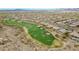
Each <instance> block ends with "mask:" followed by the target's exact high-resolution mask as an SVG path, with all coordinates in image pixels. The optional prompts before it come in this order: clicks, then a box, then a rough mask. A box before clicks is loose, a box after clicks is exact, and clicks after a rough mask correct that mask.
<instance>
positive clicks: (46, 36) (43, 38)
mask: <svg viewBox="0 0 79 59" xmlns="http://www.w3.org/2000/svg"><path fill="white" fill-rule="evenodd" d="M3 23H4V24H5V25H9V26H16V27H21V28H23V27H25V28H26V30H28V33H29V34H30V36H31V37H32V38H34V39H36V40H38V41H39V42H41V43H43V44H45V45H52V43H53V41H54V40H55V37H54V36H53V35H52V34H51V33H49V32H48V31H47V30H45V29H44V28H42V27H40V26H38V25H37V24H34V23H30V22H28V21H17V20H14V19H6V20H4V21H3Z"/></svg>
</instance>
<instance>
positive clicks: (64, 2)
mask: <svg viewBox="0 0 79 59" xmlns="http://www.w3.org/2000/svg"><path fill="white" fill-rule="evenodd" d="M78 7H79V0H0V8H35V9H38V8H42V9H43V8H44V9H45V8H46V9H47V8H78Z"/></svg>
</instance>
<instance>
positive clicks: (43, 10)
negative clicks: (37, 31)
mask: <svg viewBox="0 0 79 59" xmlns="http://www.w3.org/2000/svg"><path fill="white" fill-rule="evenodd" d="M0 11H3V12H7V11H8V12H21V11H22V12H63V11H79V8H51V9H39V8H37V9H34V8H19V9H18V8H4V9H0Z"/></svg>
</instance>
